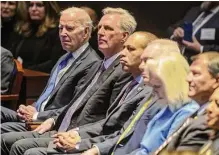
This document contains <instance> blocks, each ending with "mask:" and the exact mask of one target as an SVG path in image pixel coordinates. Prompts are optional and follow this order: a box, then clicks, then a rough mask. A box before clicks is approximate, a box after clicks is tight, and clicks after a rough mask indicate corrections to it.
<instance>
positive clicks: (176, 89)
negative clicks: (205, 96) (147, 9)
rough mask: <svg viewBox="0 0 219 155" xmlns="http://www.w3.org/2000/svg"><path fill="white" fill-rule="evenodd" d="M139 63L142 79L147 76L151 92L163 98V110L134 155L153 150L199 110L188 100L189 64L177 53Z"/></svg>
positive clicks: (150, 123) (156, 116) (196, 105)
mask: <svg viewBox="0 0 219 155" xmlns="http://www.w3.org/2000/svg"><path fill="white" fill-rule="evenodd" d="M155 42H157V41H155ZM158 43H159V41H158ZM152 44H153V42H152ZM149 46H150V45H149ZM149 46H148V48H150V47H149ZM154 47H156V45H154ZM161 47H162V45H161ZM146 50H147V49H146ZM146 52H147V51H146ZM142 60H143V61H142V63H141V65H140V68H141V70H142V71H143V74H144V75H143V77H147V78H145V82H146V83H148V84H149V85H151V86H152V87H153V89H154V92H155V93H156V94H157V95H158V96H159V98H161V99H163V104H166V107H165V108H164V109H162V110H161V111H160V112H159V113H157V114H156V115H155V116H154V118H153V119H152V120H151V121H150V122H149V124H148V126H147V130H146V131H145V135H144V137H143V139H142V141H141V144H140V145H141V148H140V149H139V150H138V151H136V152H137V153H134V154H137V155H141V154H144V155H147V154H149V153H150V152H153V151H155V150H156V149H157V148H158V147H159V146H160V145H161V144H162V143H163V142H164V141H165V140H166V139H167V137H168V136H169V135H171V134H172V133H173V132H174V131H175V130H176V129H177V128H178V127H179V126H180V125H181V124H182V123H183V122H184V121H185V120H186V118H188V117H189V116H190V115H192V114H193V113H194V112H195V111H196V110H197V109H198V108H199V105H198V104H197V103H195V102H192V101H191V100H190V99H189V98H188V89H189V87H188V83H187V82H186V77H187V74H188V72H189V65H188V63H187V61H186V60H185V59H184V57H183V56H181V54H180V53H178V52H169V53H168V55H166V56H161V57H159V56H157V57H150V58H147V59H144V58H143V59H142ZM145 74H148V76H147V75H145ZM147 80H148V81H147Z"/></svg>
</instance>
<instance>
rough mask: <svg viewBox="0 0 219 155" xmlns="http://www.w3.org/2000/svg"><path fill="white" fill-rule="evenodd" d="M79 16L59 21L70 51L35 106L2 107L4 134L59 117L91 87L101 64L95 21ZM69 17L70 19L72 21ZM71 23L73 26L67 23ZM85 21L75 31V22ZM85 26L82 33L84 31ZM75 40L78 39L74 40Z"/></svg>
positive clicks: (81, 14) (52, 73)
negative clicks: (95, 44) (94, 41)
mask: <svg viewBox="0 0 219 155" xmlns="http://www.w3.org/2000/svg"><path fill="white" fill-rule="evenodd" d="M75 14H78V15H80V16H77V17H75V18H70V17H68V15H66V14H65V15H63V16H62V17H61V19H60V31H59V35H60V40H61V43H62V47H63V49H64V50H66V51H67V53H66V54H65V55H63V56H62V57H61V58H60V59H59V61H58V62H57V64H56V65H55V66H54V68H53V70H52V72H51V76H50V79H49V80H48V83H47V86H46V87H45V89H44V91H43V93H42V94H41V96H40V97H39V99H38V100H37V101H36V103H35V106H25V105H20V107H19V109H18V110H17V112H15V111H12V110H10V109H6V108H3V107H2V108H1V122H2V123H3V124H1V132H2V133H5V132H10V131H27V129H26V128H25V123H22V122H24V121H44V120H46V119H47V118H50V117H51V116H53V115H54V114H55V113H56V114H58V113H59V112H60V111H61V110H62V108H63V107H64V106H66V105H67V104H68V103H69V102H70V101H71V100H72V98H73V97H74V98H77V97H78V96H79V94H80V93H81V92H83V91H84V89H85V88H86V87H87V86H88V85H89V83H90V81H91V80H92V78H93V77H94V75H95V73H96V72H97V67H98V66H99V65H100V62H101V61H100V58H99V56H98V55H97V54H96V52H95V51H94V50H93V49H92V48H91V47H90V46H89V44H88V41H89V38H90V34H91V32H92V24H91V23H92V22H91V19H90V17H89V15H88V14H87V13H86V12H85V11H84V10H82V9H80V10H79V11H77V10H76V11H75ZM69 18H70V19H69ZM66 20H67V21H71V22H72V23H70V24H69V23H66ZM81 20H83V22H82V23H80V24H78V25H77V27H76V28H75V29H76V30H74V31H73V30H71V29H70V28H72V27H75V24H74V22H78V21H81ZM81 26H83V30H81V29H82V28H81ZM75 38H76V39H75Z"/></svg>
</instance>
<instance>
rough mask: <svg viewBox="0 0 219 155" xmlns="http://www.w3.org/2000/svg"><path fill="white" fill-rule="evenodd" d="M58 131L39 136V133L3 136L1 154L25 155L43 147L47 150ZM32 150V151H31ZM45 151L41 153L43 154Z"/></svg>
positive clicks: (13, 133) (15, 133)
mask: <svg viewBox="0 0 219 155" xmlns="http://www.w3.org/2000/svg"><path fill="white" fill-rule="evenodd" d="M55 133H56V131H50V132H46V133H44V134H39V133H37V132H31V131H29V132H10V133H5V134H2V135H1V153H2V154H4V155H8V154H9V153H10V155H24V154H25V153H31V151H35V150H34V149H32V148H38V147H43V148H47V147H48V144H49V142H50V141H52V140H53V138H51V136H52V135H53V134H55ZM29 149H31V150H29ZM26 151H27V152H26ZM43 152H44V151H42V152H41V154H43Z"/></svg>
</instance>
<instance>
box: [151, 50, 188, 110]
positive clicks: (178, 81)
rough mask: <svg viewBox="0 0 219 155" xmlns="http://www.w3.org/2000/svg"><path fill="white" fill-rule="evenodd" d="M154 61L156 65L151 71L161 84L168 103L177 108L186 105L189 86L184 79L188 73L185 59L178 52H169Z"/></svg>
mask: <svg viewBox="0 0 219 155" xmlns="http://www.w3.org/2000/svg"><path fill="white" fill-rule="evenodd" d="M152 59H153V58H152ZM154 60H155V62H156V63H155V64H156V65H154V67H155V69H154V70H153V71H154V72H155V73H156V74H157V75H158V76H159V78H160V79H161V81H162V82H163V85H164V88H165V93H166V98H167V100H168V102H169V103H171V104H175V106H177V107H181V106H182V104H186V103H188V101H189V98H188V90H189V84H188V82H187V81H186V77H187V75H188V73H189V64H188V62H187V61H186V59H185V58H184V57H183V56H182V55H181V54H180V53H178V52H169V53H168V55H166V56H163V57H157V58H154ZM149 69H151V68H150V66H149Z"/></svg>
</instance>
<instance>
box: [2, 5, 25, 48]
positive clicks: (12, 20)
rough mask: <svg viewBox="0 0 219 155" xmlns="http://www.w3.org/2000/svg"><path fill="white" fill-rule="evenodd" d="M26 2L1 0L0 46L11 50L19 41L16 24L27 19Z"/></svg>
mask: <svg viewBox="0 0 219 155" xmlns="http://www.w3.org/2000/svg"><path fill="white" fill-rule="evenodd" d="M27 15H28V12H27V4H26V2H22V1H17V2H16V1H1V46H2V47H4V48H6V49H8V50H9V51H11V49H12V48H13V46H15V44H16V43H17V42H18V41H19V39H21V38H20V36H19V35H18V33H17V32H18V25H20V24H24V23H25V22H26V21H27Z"/></svg>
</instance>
